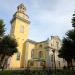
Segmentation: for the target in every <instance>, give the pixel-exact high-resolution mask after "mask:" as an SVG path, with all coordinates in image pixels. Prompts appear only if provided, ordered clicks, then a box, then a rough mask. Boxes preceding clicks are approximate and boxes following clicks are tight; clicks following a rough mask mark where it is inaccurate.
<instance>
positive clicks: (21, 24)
mask: <svg viewBox="0 0 75 75" xmlns="http://www.w3.org/2000/svg"><path fill="white" fill-rule="evenodd" d="M29 24H30V21H29V17H28V15H27V14H26V7H25V6H24V4H20V5H19V6H17V11H16V13H15V14H14V15H13V18H12V20H11V32H10V35H11V36H12V37H13V38H15V39H16V41H17V43H18V47H17V48H18V52H17V53H15V54H14V55H13V56H12V57H11V62H10V67H11V68H23V67H24V57H23V56H24V49H23V46H24V42H25V41H26V40H27V39H28V31H29Z"/></svg>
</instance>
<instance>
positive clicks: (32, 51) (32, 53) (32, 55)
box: [31, 49, 34, 58]
mask: <svg viewBox="0 0 75 75" xmlns="http://www.w3.org/2000/svg"><path fill="white" fill-rule="evenodd" d="M31 58H34V49H32V50H31Z"/></svg>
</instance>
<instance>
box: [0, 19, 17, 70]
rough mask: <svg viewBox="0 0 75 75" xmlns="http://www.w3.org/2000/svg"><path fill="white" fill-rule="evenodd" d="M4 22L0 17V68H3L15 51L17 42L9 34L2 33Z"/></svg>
mask: <svg viewBox="0 0 75 75" xmlns="http://www.w3.org/2000/svg"><path fill="white" fill-rule="evenodd" d="M4 26H5V25H4V22H3V20H1V19H0V68H2V69H3V68H4V67H5V65H6V64H7V61H8V59H9V57H10V56H12V55H13V54H14V53H16V52H17V42H16V40H15V39H14V38H12V37H10V36H9V35H4V32H5V28H4Z"/></svg>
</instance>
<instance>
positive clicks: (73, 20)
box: [72, 13, 75, 28]
mask: <svg viewBox="0 0 75 75" xmlns="http://www.w3.org/2000/svg"><path fill="white" fill-rule="evenodd" d="M72 27H74V28H75V13H74V14H73V18H72Z"/></svg>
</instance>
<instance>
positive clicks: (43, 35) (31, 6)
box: [0, 0, 75, 41]
mask: <svg viewBox="0 0 75 75" xmlns="http://www.w3.org/2000/svg"><path fill="white" fill-rule="evenodd" d="M20 3H24V5H25V6H26V8H27V14H28V15H29V17H30V18H29V20H30V21H31V24H30V29H29V39H32V40H35V41H42V40H46V39H47V38H48V37H50V36H52V35H58V36H59V37H60V38H63V37H64V36H65V32H66V31H67V30H69V29H71V28H72V27H71V19H72V14H73V13H74V10H75V0H1V1H0V18H2V19H3V20H4V22H5V24H6V27H5V28H6V34H9V32H10V27H11V24H10V20H11V19H12V16H13V14H14V13H15V12H16V7H17V6H18V5H19V4H20Z"/></svg>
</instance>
